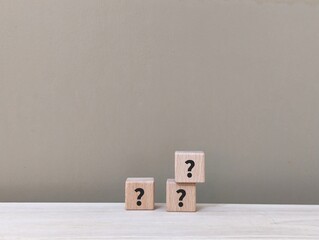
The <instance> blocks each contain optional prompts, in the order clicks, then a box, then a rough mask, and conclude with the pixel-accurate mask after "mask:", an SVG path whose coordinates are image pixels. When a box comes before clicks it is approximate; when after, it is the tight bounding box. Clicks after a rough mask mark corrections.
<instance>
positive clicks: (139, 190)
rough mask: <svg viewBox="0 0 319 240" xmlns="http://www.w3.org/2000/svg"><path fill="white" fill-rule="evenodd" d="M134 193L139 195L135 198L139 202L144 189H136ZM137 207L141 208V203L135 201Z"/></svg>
mask: <svg viewBox="0 0 319 240" xmlns="http://www.w3.org/2000/svg"><path fill="white" fill-rule="evenodd" d="M135 192H139V193H140V194H139V195H138V196H137V200H141V199H142V197H143V195H144V189H143V188H136V189H135ZM136 204H137V206H141V205H142V202H141V201H137V202H136Z"/></svg>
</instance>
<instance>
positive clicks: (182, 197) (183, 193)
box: [176, 189, 186, 207]
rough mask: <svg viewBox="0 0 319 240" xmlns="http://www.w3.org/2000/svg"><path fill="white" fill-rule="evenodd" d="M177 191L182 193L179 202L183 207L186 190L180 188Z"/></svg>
mask: <svg viewBox="0 0 319 240" xmlns="http://www.w3.org/2000/svg"><path fill="white" fill-rule="evenodd" d="M176 192H177V193H181V196H180V197H179V201H180V202H179V203H178V206H179V207H183V205H184V204H183V203H182V201H183V199H184V197H185V196H186V192H185V190H184V189H178V190H177V191H176Z"/></svg>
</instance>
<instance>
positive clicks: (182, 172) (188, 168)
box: [175, 151, 205, 183]
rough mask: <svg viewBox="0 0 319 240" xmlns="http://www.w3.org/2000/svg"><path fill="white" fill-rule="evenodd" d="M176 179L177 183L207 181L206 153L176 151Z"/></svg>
mask: <svg viewBox="0 0 319 240" xmlns="http://www.w3.org/2000/svg"><path fill="white" fill-rule="evenodd" d="M175 181H176V182H177V183H201V182H205V153H204V152H202V151H176V152H175Z"/></svg>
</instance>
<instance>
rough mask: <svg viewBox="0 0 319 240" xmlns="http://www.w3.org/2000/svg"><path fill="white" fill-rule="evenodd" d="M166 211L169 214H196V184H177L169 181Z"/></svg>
mask: <svg viewBox="0 0 319 240" xmlns="http://www.w3.org/2000/svg"><path fill="white" fill-rule="evenodd" d="M166 210H167V211H168V212H195V211H196V185H195V183H176V182H175V180H174V179H167V182H166Z"/></svg>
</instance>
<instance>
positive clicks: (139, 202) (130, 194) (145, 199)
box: [125, 178, 155, 210]
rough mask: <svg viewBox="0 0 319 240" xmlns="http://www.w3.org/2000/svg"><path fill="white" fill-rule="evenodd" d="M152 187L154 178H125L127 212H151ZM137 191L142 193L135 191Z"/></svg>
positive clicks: (152, 206) (152, 204)
mask: <svg viewBox="0 0 319 240" xmlns="http://www.w3.org/2000/svg"><path fill="white" fill-rule="evenodd" d="M154 187H155V184H154V178H127V179H126V182H125V208H126V209H127V210H153V209H154ZM138 189H141V190H143V191H144V192H143V193H142V192H140V191H137V190H138Z"/></svg>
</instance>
